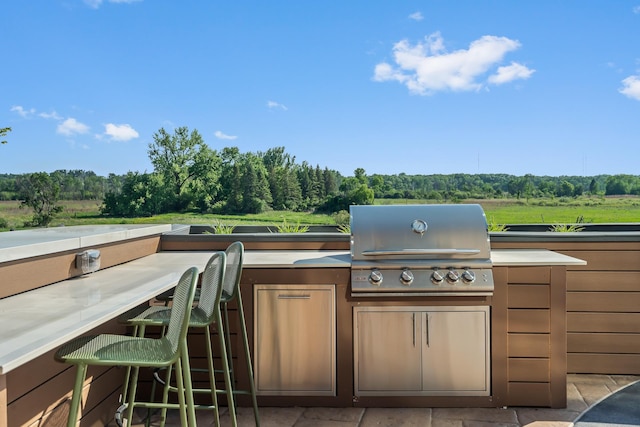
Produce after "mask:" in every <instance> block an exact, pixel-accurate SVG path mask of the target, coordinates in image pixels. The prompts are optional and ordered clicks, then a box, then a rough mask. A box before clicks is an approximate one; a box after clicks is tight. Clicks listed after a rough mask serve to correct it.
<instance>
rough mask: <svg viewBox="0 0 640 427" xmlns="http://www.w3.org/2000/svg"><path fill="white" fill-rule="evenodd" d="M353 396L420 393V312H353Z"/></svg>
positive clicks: (400, 309)
mask: <svg viewBox="0 0 640 427" xmlns="http://www.w3.org/2000/svg"><path fill="white" fill-rule="evenodd" d="M354 316H355V319H354V321H355V348H354V351H355V355H354V356H355V360H354V361H355V373H354V374H355V382H356V394H363V395H364V394H366V395H373V394H375V392H378V391H380V392H383V393H382V395H384V394H388V393H387V392H389V391H399V390H402V391H419V390H420V388H421V387H422V380H421V378H422V374H421V371H420V369H421V366H420V357H421V356H420V353H421V348H420V347H421V345H420V341H419V340H420V334H421V332H420V313H416V312H414V311H408V310H403V309H402V308H398V309H397V310H394V311H390V310H385V309H382V310H380V309H379V310H375V309H374V310H371V309H370V308H369V307H363V308H362V309H359V308H356V310H355V314H354Z"/></svg>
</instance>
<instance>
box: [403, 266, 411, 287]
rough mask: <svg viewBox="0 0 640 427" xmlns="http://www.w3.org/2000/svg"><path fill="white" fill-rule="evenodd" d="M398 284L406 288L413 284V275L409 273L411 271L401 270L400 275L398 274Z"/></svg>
mask: <svg viewBox="0 0 640 427" xmlns="http://www.w3.org/2000/svg"><path fill="white" fill-rule="evenodd" d="M400 282H401V283H402V284H403V285H407V286H409V285H410V284H411V283H412V282H413V273H412V272H411V270H409V269H406V268H405V269H404V270H402V273H400Z"/></svg>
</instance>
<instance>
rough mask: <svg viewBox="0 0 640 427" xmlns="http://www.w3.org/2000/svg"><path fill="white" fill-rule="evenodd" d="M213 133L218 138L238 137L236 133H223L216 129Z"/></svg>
mask: <svg viewBox="0 0 640 427" xmlns="http://www.w3.org/2000/svg"><path fill="white" fill-rule="evenodd" d="M214 135H215V136H216V138H218V139H237V138H238V137H237V136H236V135H227V134H225V133H222V132H221V131H219V130H217V131H216V132H215V133H214Z"/></svg>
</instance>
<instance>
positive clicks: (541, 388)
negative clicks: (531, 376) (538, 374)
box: [507, 382, 551, 406]
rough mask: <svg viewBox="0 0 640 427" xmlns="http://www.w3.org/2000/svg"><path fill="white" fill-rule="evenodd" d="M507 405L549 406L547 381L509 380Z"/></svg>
mask: <svg viewBox="0 0 640 427" xmlns="http://www.w3.org/2000/svg"><path fill="white" fill-rule="evenodd" d="M508 389H509V398H508V400H507V406H550V405H551V386H550V385H549V383H535V382H510V383H509V386H508Z"/></svg>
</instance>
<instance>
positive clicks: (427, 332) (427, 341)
mask: <svg viewBox="0 0 640 427" xmlns="http://www.w3.org/2000/svg"><path fill="white" fill-rule="evenodd" d="M425 326H426V328H425V329H426V332H425V339H426V344H427V347H429V315H428V314H427V318H426V322H425Z"/></svg>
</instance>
